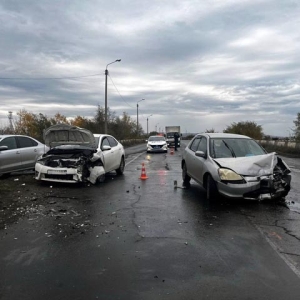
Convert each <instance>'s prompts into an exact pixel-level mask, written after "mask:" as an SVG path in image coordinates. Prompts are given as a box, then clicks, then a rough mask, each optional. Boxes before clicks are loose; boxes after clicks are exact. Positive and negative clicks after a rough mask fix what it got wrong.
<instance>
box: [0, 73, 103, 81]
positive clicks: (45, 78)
mask: <svg viewBox="0 0 300 300" xmlns="http://www.w3.org/2000/svg"><path fill="white" fill-rule="evenodd" d="M100 75H103V74H91V75H84V76H72V77H40V78H36V77H0V80H62V79H78V78H86V77H94V76H100Z"/></svg>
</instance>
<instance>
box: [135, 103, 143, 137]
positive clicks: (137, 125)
mask: <svg viewBox="0 0 300 300" xmlns="http://www.w3.org/2000/svg"><path fill="white" fill-rule="evenodd" d="M144 100H145V99H142V100H140V101H138V102H137V103H136V134H137V135H138V134H139V102H141V101H144Z"/></svg>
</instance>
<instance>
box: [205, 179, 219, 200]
mask: <svg viewBox="0 0 300 300" xmlns="http://www.w3.org/2000/svg"><path fill="white" fill-rule="evenodd" d="M205 189H206V199H207V200H212V199H213V198H215V197H216V196H217V194H218V189H217V184H216V182H215V181H214V180H213V178H212V176H211V175H210V174H208V175H207V178H206V185H205Z"/></svg>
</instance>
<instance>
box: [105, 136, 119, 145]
mask: <svg viewBox="0 0 300 300" xmlns="http://www.w3.org/2000/svg"><path fill="white" fill-rule="evenodd" d="M107 139H108V141H109V144H110V146H111V147H115V146H117V145H118V142H117V141H116V140H115V139H114V138H113V137H111V136H108V137H107Z"/></svg>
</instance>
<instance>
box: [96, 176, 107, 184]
mask: <svg viewBox="0 0 300 300" xmlns="http://www.w3.org/2000/svg"><path fill="white" fill-rule="evenodd" d="M104 181H105V174H102V175H100V176H99V177H98V178H97V182H99V183H103V182H104Z"/></svg>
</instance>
